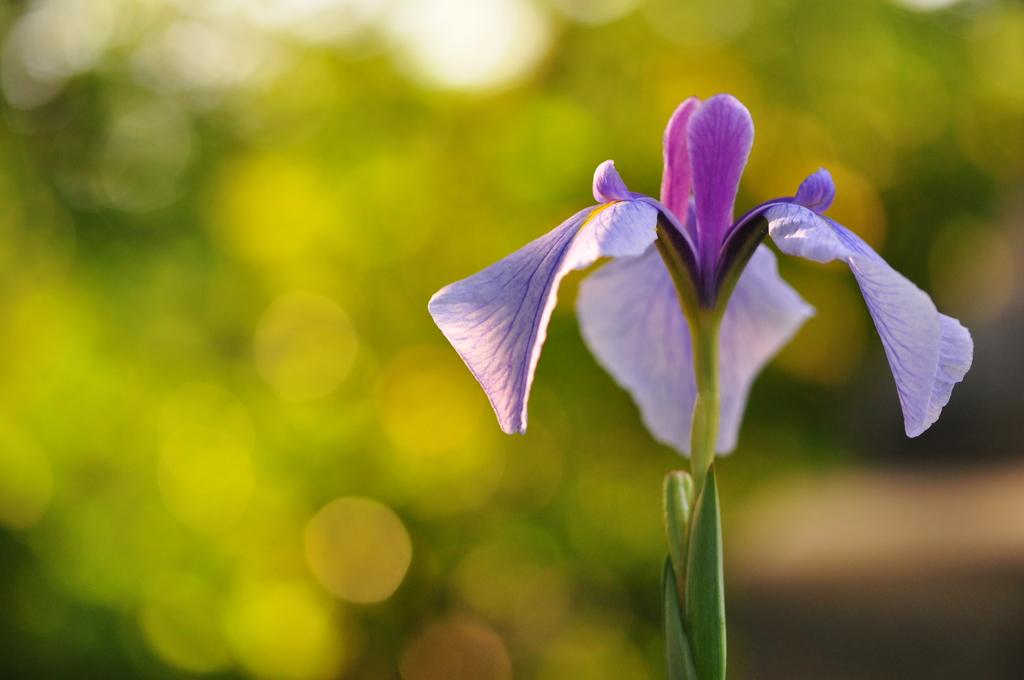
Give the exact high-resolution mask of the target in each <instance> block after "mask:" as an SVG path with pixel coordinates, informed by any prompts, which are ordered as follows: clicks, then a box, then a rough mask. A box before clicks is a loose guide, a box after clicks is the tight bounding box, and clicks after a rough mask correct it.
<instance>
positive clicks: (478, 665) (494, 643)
mask: <svg viewBox="0 0 1024 680" xmlns="http://www.w3.org/2000/svg"><path fill="white" fill-rule="evenodd" d="M401 674H402V680H511V678H512V666H511V663H510V662H509V658H508V652H507V651H505V645H504V644H503V643H502V641H501V638H500V637H498V635H497V633H495V632H494V631H493V630H492V629H491V628H489V627H488V626H487V625H486V624H483V623H481V622H479V621H475V620H473V619H469V618H466V617H455V618H451V619H449V620H447V621H443V622H441V623H437V624H435V625H433V626H431V627H430V628H428V629H427V630H425V631H423V633H421V634H420V636H419V637H417V638H416V639H415V640H413V641H412V643H411V644H410V645H409V646H408V647H407V648H406V650H405V653H404V654H403V655H402V661H401Z"/></svg>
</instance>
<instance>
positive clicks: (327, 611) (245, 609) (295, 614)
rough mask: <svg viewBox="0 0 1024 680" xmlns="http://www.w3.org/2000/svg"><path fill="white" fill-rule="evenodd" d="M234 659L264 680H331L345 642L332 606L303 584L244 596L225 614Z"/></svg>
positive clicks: (273, 587) (285, 584) (277, 586)
mask: <svg viewBox="0 0 1024 680" xmlns="http://www.w3.org/2000/svg"><path fill="white" fill-rule="evenodd" d="M225 626H226V630H227V638H228V642H229V644H230V646H231V650H232V652H233V654H234V655H235V656H236V657H237V658H238V659H239V660H240V661H241V662H242V664H243V665H244V666H245V668H246V669H247V670H248V671H249V672H250V673H252V674H253V675H254V676H255V677H257V678H261V679H265V680H321V679H323V680H326V678H331V677H334V676H335V675H336V673H337V672H338V670H339V668H340V665H341V663H342V659H343V650H344V642H343V638H342V635H341V630H340V628H339V626H338V623H337V621H336V619H335V614H334V612H333V609H332V607H331V605H330V604H329V603H328V602H326V601H325V598H324V597H323V596H321V595H320V594H319V593H317V592H315V591H314V590H313V588H312V587H311V586H310V585H309V584H307V583H304V582H301V581H286V582H282V583H277V584H267V585H266V586H265V587H263V588H260V589H259V590H258V591H257V592H250V593H242V594H239V595H238V596H237V599H236V601H234V602H232V603H229V605H228V608H227V610H226V613H225Z"/></svg>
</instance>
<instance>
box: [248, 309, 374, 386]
mask: <svg viewBox="0 0 1024 680" xmlns="http://www.w3.org/2000/svg"><path fill="white" fill-rule="evenodd" d="M253 351H254V352H255V356H256V366H257V368H259V371H260V375H261V376H263V379H264V380H266V381H267V384H268V385H270V387H271V388H273V390H274V391H275V392H277V393H278V395H280V396H281V398H282V399H286V400H288V401H306V400H308V399H314V398H316V397H322V396H324V395H325V394H328V393H329V392H331V391H333V390H334V389H335V388H336V387H337V386H338V385H339V384H340V383H341V381H342V380H344V379H345V376H346V375H348V372H349V369H350V368H352V362H353V360H354V359H355V355H356V335H355V331H354V330H353V329H352V323H351V322H350V321H349V320H348V316H346V315H345V312H343V311H342V309H341V307H339V306H338V305H337V304H335V303H334V302H332V301H331V300H330V299H328V298H326V297H324V296H323V295H316V294H313V293H304V292H294V293H287V294H285V295H282V296H281V297H279V298H278V299H277V300H276V301H274V304H272V305H271V306H270V308H269V309H267V311H266V312H265V313H264V314H263V318H261V319H260V323H259V326H258V327H257V328H256V336H255V338H254V339H253Z"/></svg>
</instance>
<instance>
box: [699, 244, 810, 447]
mask: <svg viewBox="0 0 1024 680" xmlns="http://www.w3.org/2000/svg"><path fill="white" fill-rule="evenodd" d="M813 315H814V308H813V307H811V306H810V305H809V304H807V303H806V302H804V300H803V298H801V297H800V294H799V293H797V292H796V291H795V290H793V289H792V288H791V287H790V285H789V284H788V283H786V282H785V281H783V280H782V277H781V276H779V270H778V266H777V263H776V261H775V253H773V252H772V251H771V250H770V249H769V248H768V247H767V246H765V245H761V246H758V248H757V250H755V251H754V255H753V256H752V257H751V258H750V262H749V263H748V264H747V267H746V269H744V270H743V274H742V275H740V280H739V281H738V282H737V283H736V288H735V289H734V290H733V293H732V297H730V298H729V306H728V307H726V310H725V316H724V317H723V318H722V327H721V330H720V331H719V393H720V394H721V398H722V411H721V416H720V418H721V420H720V425H719V429H718V451H719V453H728V452H730V451H732V450H733V449H734V448H736V440H737V437H738V435H739V431H740V424H741V423H742V422H743V412H744V411H745V410H746V406H747V397H748V396H749V395H750V388H751V386H752V385H753V384H754V379H755V378H757V376H758V374H759V373H760V372H761V370H762V369H763V368H764V366H765V365H766V364H767V363H768V362H769V361H771V359H772V357H774V356H775V355H776V354H777V353H778V351H779V350H780V349H782V348H783V347H784V346H785V345H786V343H788V342H789V341H790V339H791V338H792V337H793V335H794V334H795V333H796V332H797V331H798V330H799V329H800V327H801V326H802V325H803V324H804V322H805V321H806V320H807V319H809V318H810V317H811V316H813Z"/></svg>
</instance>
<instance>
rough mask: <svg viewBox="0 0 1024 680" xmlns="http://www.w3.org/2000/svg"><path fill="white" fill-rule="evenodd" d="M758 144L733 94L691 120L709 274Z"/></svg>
mask: <svg viewBox="0 0 1024 680" xmlns="http://www.w3.org/2000/svg"><path fill="white" fill-rule="evenodd" d="M753 143H754V122H753V120H751V118H750V113H749V112H748V111H747V109H746V108H745V107H744V106H743V104H741V103H740V102H739V100H737V99H736V98H735V97H733V96H731V95H727V94H719V95H715V96H714V97H712V98H711V99H708V100H707V101H706V102H704V103H703V104H702V105H701V106H700V108H699V109H697V111H696V112H694V114H693V116H692V117H691V118H690V123H689V126H688V128H687V144H688V147H689V150H690V166H691V168H692V169H693V193H694V199H695V201H696V210H697V229H698V231H699V234H700V235H699V237H698V239H697V247H698V248H699V249H700V252H701V266H702V268H703V269H704V271H705V272H711V271H713V269H714V266H715V262H716V261H717V259H718V250H719V247H720V246H721V244H722V239H723V238H724V237H725V234H726V232H727V231H728V229H729V226H730V225H731V224H732V210H733V203H734V202H735V200H736V191H737V190H738V189H739V184H740V176H741V175H742V174H743V167H744V166H745V165H746V164H747V156H748V155H749V154H750V147H751V146H752V145H753ZM708 275H709V276H710V274H708Z"/></svg>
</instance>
